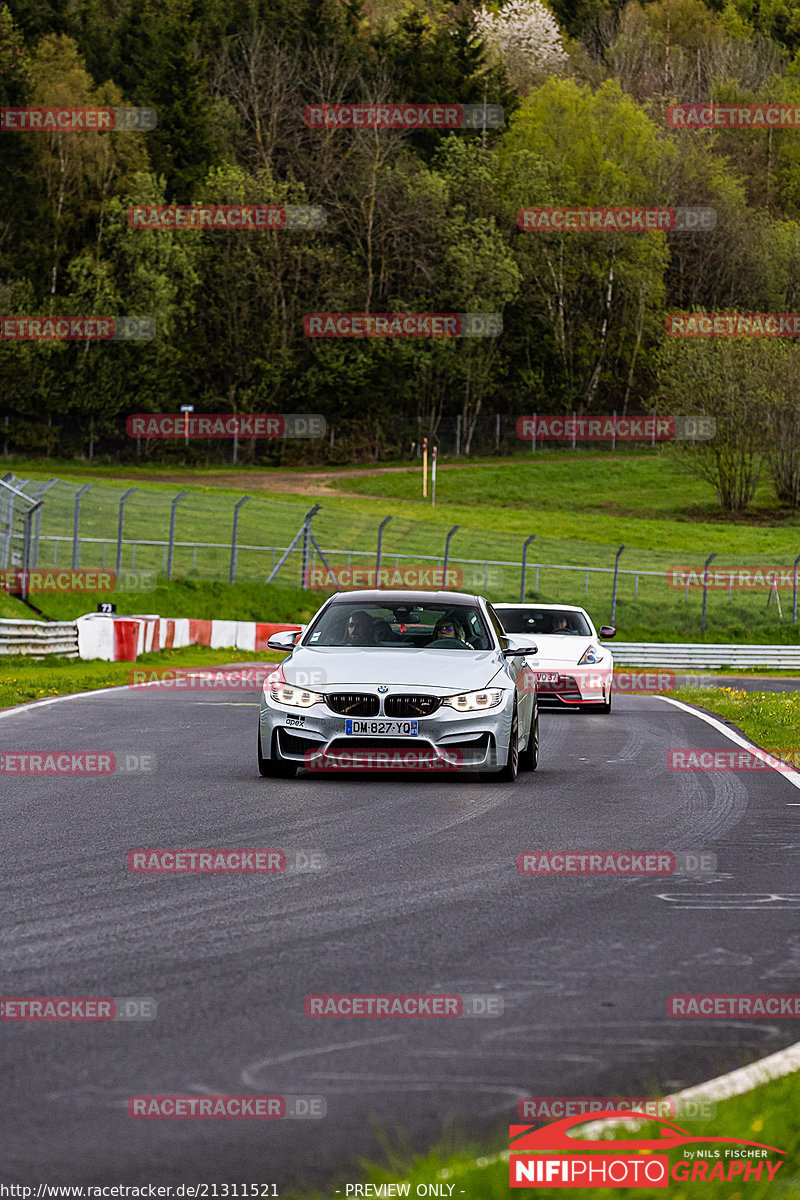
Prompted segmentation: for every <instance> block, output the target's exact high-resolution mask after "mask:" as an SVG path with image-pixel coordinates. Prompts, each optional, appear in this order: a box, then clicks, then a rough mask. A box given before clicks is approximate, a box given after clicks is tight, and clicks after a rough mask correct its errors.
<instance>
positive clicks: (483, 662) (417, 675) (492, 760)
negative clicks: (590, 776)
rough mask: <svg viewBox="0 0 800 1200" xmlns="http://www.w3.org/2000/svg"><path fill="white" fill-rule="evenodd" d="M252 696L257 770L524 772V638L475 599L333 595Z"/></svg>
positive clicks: (533, 743)
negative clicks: (257, 701) (256, 707)
mask: <svg viewBox="0 0 800 1200" xmlns="http://www.w3.org/2000/svg"><path fill="white" fill-rule="evenodd" d="M269 646H270V648H271V649H273V650H288V651H290V653H289V654H288V657H287V658H285V659H284V660H283V662H282V663H281V664H280V665H279V666H278V667H277V669H276V670H275V671H274V672H272V673H271V674H270V675H268V676H267V678H266V680H265V681H264V688H263V692H262V695H261V707H260V712H259V728H258V769H259V772H260V773H261V774H262V775H272V776H276V775H277V776H282V777H284V778H285V777H289V776H292V775H294V774H295V773H296V772H297V770H298V768H301V767H302V768H305V769H306V770H309V771H314V770H320V771H328V770H337V769H338V770H342V769H344V770H358V769H364V770H399V771H404V770H410V771H424V770H464V771H480V772H486V773H491V774H492V775H494V776H495V777H496V778H498V779H504V780H506V781H508V782H510V781H513V780H514V779H516V777H517V773H518V771H519V770H520V769H521V770H528V771H533V770H535V769H536V765H537V761H538V755H539V708H538V701H537V694H536V676H535V674H534V673H533V672H531V671H530V670H529V669H528V668H527V666H526V664H525V654H526V653H527V654H535V653H536V646H535V645H534V644H533V643H532V641H531V640H530V639H528V640H527V641H526V640H525V639H522V638H516V637H512V636H510V635H508V634H506V633H505V632H504V630H503V626H502V624H501V623H500V620H499V619H498V617H497V614H496V613H495V612H494V610H493V608H492V606H491V605H490V604H489V603H488V602H487V601H486V600H485V599H484V598H483V597H482V596H471V595H468V594H466V593H464V592H410V591H399V590H398V591H389V590H386V591H383V590H381V591H362V592H340V593H338V594H337V595H335V596H332V597H331V598H330V599H329V600H327V601H326V602H325V603H324V604H323V605H322V607H321V608H320V610H319V612H318V613H317V614H316V616H315V617H314V618H313V620H312V621H311V623H310V624H309V625H307V626H305V627H303V629H301V630H300V631H299V632H298V631H294V632H290V631H286V632H283V633H278V634H275V635H274V636H273V637H272V638H271V639H270V641H269Z"/></svg>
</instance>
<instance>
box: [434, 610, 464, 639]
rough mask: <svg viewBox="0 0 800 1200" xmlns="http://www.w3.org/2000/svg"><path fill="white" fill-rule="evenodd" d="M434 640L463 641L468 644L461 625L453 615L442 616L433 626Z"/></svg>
mask: <svg viewBox="0 0 800 1200" xmlns="http://www.w3.org/2000/svg"><path fill="white" fill-rule="evenodd" d="M433 640H434V642H437V641H438V642H448V641H453V642H461V643H462V644H463V645H466V641H465V638H464V635H463V633H462V631H461V627H460V626H459V625H457V624H456V622H455V621H454V620H453V618H452V617H440V618H439V620H438V621H437V622H436V624H435V625H434V627H433Z"/></svg>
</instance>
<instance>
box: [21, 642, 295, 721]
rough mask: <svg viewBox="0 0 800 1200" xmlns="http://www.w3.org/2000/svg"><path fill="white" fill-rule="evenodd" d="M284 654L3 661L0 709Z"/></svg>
mask: <svg viewBox="0 0 800 1200" xmlns="http://www.w3.org/2000/svg"><path fill="white" fill-rule="evenodd" d="M281 658H283V655H282V654H271V653H270V654H264V653H261V652H259V653H255V652H254V651H252V650H230V649H228V650H210V649H209V648H208V646H185V647H182V648H181V649H179V650H161V651H159V652H157V653H152V654H140V655H139V657H138V658H137V660H136V662H135V663H130V662H101V661H100V660H99V659H91V660H89V661H87V662H82V661H81V660H80V659H75V658H55V657H53V658H48V659H47V660H46V661H44V662H36V663H34V662H31V660H30V659H29V658H22V657H16V656H15V657H11V656H9V657H8V658H5V657H4V658H3V659H2V665H3V675H2V678H0V709H2V708H10V707H12V706H13V705H15V704H25V703H26V702H27V701H30V700H46V699H47V697H48V696H67V695H70V694H72V693H73V692H91V691H93V690H94V689H95V688H103V687H120V686H122V685H124V684H126V683H128V678H129V673H130V672H131V671H133V670H136V671H142V670H154V669H156V668H158V669H159V670H160V669H162V668H170V669H171V668H177V667H212V666H216V665H218V664H220V663H232V662H277V661H279V660H280V659H281Z"/></svg>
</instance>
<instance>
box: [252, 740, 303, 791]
mask: <svg viewBox="0 0 800 1200" xmlns="http://www.w3.org/2000/svg"><path fill="white" fill-rule="evenodd" d="M258 773H259V775H261V776H262V777H263V778H264V779H293V778H294V776H295V775H296V774H297V767H296V765H295V764H294V763H293V762H287V761H286V759H285V758H283V757H282V756H281V752H280V750H279V749H278V731H277V729H276V730H275V732H274V733H273V735H272V757H271V758H264V755H263V754H262V753H261V730H260V729H259V731H258Z"/></svg>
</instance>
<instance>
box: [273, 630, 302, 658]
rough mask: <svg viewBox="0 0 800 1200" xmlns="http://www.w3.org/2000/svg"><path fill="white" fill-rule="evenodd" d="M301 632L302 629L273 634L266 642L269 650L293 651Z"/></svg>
mask: <svg viewBox="0 0 800 1200" xmlns="http://www.w3.org/2000/svg"><path fill="white" fill-rule="evenodd" d="M302 632H303V630H302V629H282V630H281V631H280V633H273V635H272V637H271V638H270V639H269V641H268V642H267V645H268V646H269V648H270V650H283V651H284V653H285V652H286V651H287V650H293V649H294V646H295V642H296V641H297V639H298V638H299V637H300V634H301V633H302Z"/></svg>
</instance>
